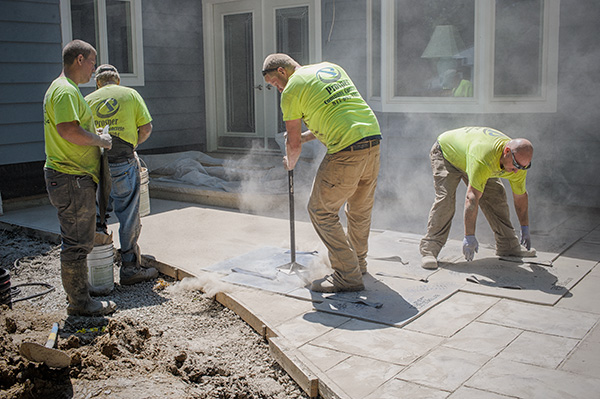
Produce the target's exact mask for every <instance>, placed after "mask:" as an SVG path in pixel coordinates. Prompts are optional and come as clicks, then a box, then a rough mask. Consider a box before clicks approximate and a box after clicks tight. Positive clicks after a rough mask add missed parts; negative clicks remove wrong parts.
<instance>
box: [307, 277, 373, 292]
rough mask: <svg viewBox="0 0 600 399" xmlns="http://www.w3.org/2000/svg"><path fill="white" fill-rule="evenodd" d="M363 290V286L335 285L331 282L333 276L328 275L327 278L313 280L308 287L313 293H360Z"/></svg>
mask: <svg viewBox="0 0 600 399" xmlns="http://www.w3.org/2000/svg"><path fill="white" fill-rule="evenodd" d="M364 289H365V286H364V284H362V283H361V284H359V285H354V286H352V287H343V286H340V285H336V284H335V282H334V280H333V275H331V274H328V275H327V276H325V277H323V278H320V279H317V280H314V281H313V282H312V284H311V286H310V290H311V291H314V292H325V293H328V292H354V291H362V290H364Z"/></svg>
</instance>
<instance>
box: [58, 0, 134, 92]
mask: <svg viewBox="0 0 600 399" xmlns="http://www.w3.org/2000/svg"><path fill="white" fill-rule="evenodd" d="M95 2H96V5H97V10H96V12H97V13H98V21H99V26H98V27H97V28H98V38H97V40H98V47H99V49H96V50H97V51H98V57H97V60H96V62H97V65H100V64H107V63H110V60H109V59H108V36H107V30H106V1H105V0H95ZM129 2H130V3H131V21H130V22H131V34H132V36H133V37H132V45H133V49H132V54H133V73H120V72H119V75H120V76H121V84H122V85H123V86H144V84H145V79H144V44H143V41H142V36H143V35H142V0H129ZM60 16H61V29H62V42H63V47H64V46H65V45H66V44H67V43H69V42H70V41H71V40H73V30H72V26H71V0H60ZM80 86H82V87H95V84H94V82H93V79H92V80H90V82H88V83H86V84H82V85H80Z"/></svg>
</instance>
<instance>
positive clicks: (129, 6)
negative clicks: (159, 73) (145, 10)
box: [61, 0, 144, 86]
mask: <svg viewBox="0 0 600 399" xmlns="http://www.w3.org/2000/svg"><path fill="white" fill-rule="evenodd" d="M141 7H142V4H141V0H61V18H62V21H61V22H62V27H63V42H64V43H63V45H65V44H67V43H68V42H69V41H71V40H72V39H81V40H85V41H86V42H88V43H90V44H91V45H93V46H94V47H95V48H96V51H98V57H97V64H98V65H100V64H112V65H114V66H115V67H117V69H118V70H119V74H120V75H121V83H122V84H123V85H126V86H141V85H143V84H144V62H143V60H144V57H143V45H142V9H141ZM88 85H93V83H88ZM84 86H86V85H84Z"/></svg>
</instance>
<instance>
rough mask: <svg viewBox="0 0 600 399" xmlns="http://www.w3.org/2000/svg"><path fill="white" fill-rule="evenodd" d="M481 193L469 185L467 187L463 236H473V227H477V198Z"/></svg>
mask: <svg viewBox="0 0 600 399" xmlns="http://www.w3.org/2000/svg"><path fill="white" fill-rule="evenodd" d="M481 195H482V193H481V192H480V191H478V190H476V189H474V188H473V187H471V186H470V185H469V186H468V187H467V195H466V197H465V213H464V223H465V236H472V235H475V226H476V225H477V212H478V210H479V198H481Z"/></svg>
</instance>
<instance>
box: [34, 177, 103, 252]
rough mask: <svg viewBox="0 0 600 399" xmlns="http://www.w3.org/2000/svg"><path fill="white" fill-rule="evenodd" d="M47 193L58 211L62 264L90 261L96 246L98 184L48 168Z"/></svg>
mask: <svg viewBox="0 0 600 399" xmlns="http://www.w3.org/2000/svg"><path fill="white" fill-rule="evenodd" d="M44 178H45V180H46V191H48V197H49V199H50V203H51V204H52V206H54V207H55V208H56V210H57V211H58V221H59V223H60V235H61V238H62V244H61V247H60V259H61V261H77V260H82V259H86V257H87V254H89V253H90V252H92V248H93V247H94V232H95V226H96V220H95V216H96V205H95V204H96V183H94V180H93V179H92V177H91V176H86V175H69V174H66V173H61V172H57V171H55V170H53V169H47V168H46V169H44Z"/></svg>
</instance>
